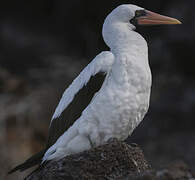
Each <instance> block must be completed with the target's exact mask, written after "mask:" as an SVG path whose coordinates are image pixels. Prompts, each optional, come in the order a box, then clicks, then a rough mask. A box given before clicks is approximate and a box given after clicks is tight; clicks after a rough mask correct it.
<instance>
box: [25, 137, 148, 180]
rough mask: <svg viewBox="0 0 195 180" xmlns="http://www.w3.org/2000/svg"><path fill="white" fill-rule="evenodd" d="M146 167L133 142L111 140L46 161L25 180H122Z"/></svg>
mask: <svg viewBox="0 0 195 180" xmlns="http://www.w3.org/2000/svg"><path fill="white" fill-rule="evenodd" d="M147 170H150V166H149V165H148V163H147V161H146V160H145V158H144V155H143V153H142V150H141V149H140V148H139V147H137V145H135V144H131V145H127V144H126V143H124V142H118V141H117V140H113V141H111V142H109V143H107V144H105V145H103V146H99V147H97V148H94V149H92V150H89V151H85V152H82V153H79V154H75V155H70V156H68V157H65V158H63V159H61V160H58V161H56V162H49V163H47V164H45V165H44V166H43V167H40V168H39V169H37V170H36V171H35V172H33V173H32V174H31V175H29V176H28V177H26V180H39V179H41V180H52V179H55V180H62V179H91V180H93V179H94V180H95V179H98V180H101V179H123V177H125V176H127V175H129V174H134V173H143V172H145V171H147Z"/></svg>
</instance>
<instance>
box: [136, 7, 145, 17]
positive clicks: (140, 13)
mask: <svg viewBox="0 0 195 180" xmlns="http://www.w3.org/2000/svg"><path fill="white" fill-rule="evenodd" d="M141 16H146V11H145V10H144V9H142V10H137V11H135V18H138V17H141Z"/></svg>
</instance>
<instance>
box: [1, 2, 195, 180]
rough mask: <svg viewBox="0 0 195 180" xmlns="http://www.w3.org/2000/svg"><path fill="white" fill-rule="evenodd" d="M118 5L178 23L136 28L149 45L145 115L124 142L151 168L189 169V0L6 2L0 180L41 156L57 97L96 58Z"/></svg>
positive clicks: (193, 88)
mask: <svg viewBox="0 0 195 180" xmlns="http://www.w3.org/2000/svg"><path fill="white" fill-rule="evenodd" d="M123 3H133V4H137V5H139V6H142V7H145V8H146V9H148V10H152V11H154V12H158V13H161V14H164V15H168V16H172V17H175V18H178V19H179V20H181V21H182V22H183V24H182V25H179V26H158V27H142V28H140V27H139V28H138V29H137V31H138V32H140V33H141V34H142V35H143V36H144V37H145V38H146V40H147V42H148V46H149V58H150V65H151V69H152V74H153V87H152V96H151V104H150V110H149V112H148V114H147V116H146V117H145V120H144V121H142V123H141V124H140V125H139V127H138V128H137V129H136V130H135V131H134V133H133V135H132V136H131V137H130V138H129V139H128V142H135V143H137V144H139V145H140V146H141V148H142V149H143V150H144V153H145V156H146V158H147V159H148V161H149V162H150V163H151V164H152V166H153V167H154V168H159V167H161V166H163V165H165V164H167V163H169V162H171V161H174V160H178V159H181V160H184V161H185V162H186V163H188V164H189V165H190V166H191V168H192V169H195V154H194V152H195V119H194V116H195V81H194V78H195V70H194V67H195V66H194V65H195V63H194V61H195V58H194V56H195V51H194V47H195V20H194V18H195V13H194V7H195V1H194V0H188V1H186V0H180V1H178V0H169V1H167V0H158V1H156V0H150V1H138V0H137V1H136V0H128V1H127V0H120V1H111V0H107V1H91V0H85V1H81V0H75V1H74V0H72V1H64V0H55V1H54V0H33V1H31V0H30V1H22V0H17V1H11V0H7V1H4V2H2V3H1V5H0V147H1V148H0V166H1V168H0V179H8V180H11V179H14V180H16V179H21V178H22V177H24V176H25V175H26V173H15V174H13V175H11V176H8V177H6V176H5V174H6V172H7V171H8V169H10V168H11V167H13V166H15V165H17V164H18V163H21V162H23V161H24V160H25V159H26V158H28V157H29V156H30V155H32V154H33V153H35V152H37V151H39V150H40V149H41V148H42V147H43V146H44V143H45V141H46V138H47V132H48V125H49V122H50V119H51V116H52V114H53V112H54V110H55V107H56V106H57V103H58V101H59V99H60V97H61V94H62V93H63V91H64V90H65V89H66V87H67V86H68V84H69V83H70V82H71V81H72V80H73V79H74V78H75V77H76V76H77V75H78V74H79V72H80V71H81V70H82V68H83V67H85V66H86V65H87V64H88V63H89V62H90V61H91V60H92V59H93V58H94V57H95V56H96V55H97V54H98V53H100V52H101V51H103V50H108V47H106V45H105V44H104V42H103V39H102V36H101V28H102V24H103V21H104V18H105V17H106V15H107V14H108V13H109V12H110V11H111V10H112V9H114V8H115V7H117V6H118V5H120V4H123Z"/></svg>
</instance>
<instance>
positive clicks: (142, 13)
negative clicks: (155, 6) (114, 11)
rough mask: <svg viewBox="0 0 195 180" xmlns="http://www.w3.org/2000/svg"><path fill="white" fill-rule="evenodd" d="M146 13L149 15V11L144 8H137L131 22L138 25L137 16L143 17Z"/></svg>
mask: <svg viewBox="0 0 195 180" xmlns="http://www.w3.org/2000/svg"><path fill="white" fill-rule="evenodd" d="M146 15H147V13H146V11H145V10H144V9H142V10H137V11H135V16H134V18H133V19H131V20H130V23H131V24H133V25H134V26H136V25H137V18H139V17H142V16H146Z"/></svg>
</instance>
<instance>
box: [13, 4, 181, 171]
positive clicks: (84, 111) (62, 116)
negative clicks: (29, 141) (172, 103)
mask: <svg viewBox="0 0 195 180" xmlns="http://www.w3.org/2000/svg"><path fill="white" fill-rule="evenodd" d="M160 24H181V23H180V21H178V20H176V19H174V18H170V17H167V16H161V15H159V14H157V13H153V12H151V11H148V10H145V9H144V8H141V7H138V6H136V5H132V4H125V5H120V6H119V7H117V8H116V9H114V10H113V11H112V12H111V13H110V14H109V15H108V16H107V17H106V19H105V22H104V24H103V31H102V34H103V39H104V41H105V43H106V44H107V46H108V47H109V48H110V51H104V52H102V53H100V54H99V55H97V56H96V57H95V58H94V59H93V60H92V62H91V63H90V64H89V65H88V66H87V67H85V68H84V69H83V71H82V72H81V73H80V74H79V75H78V77H77V78H76V79H75V80H74V81H73V82H72V84H71V85H70V86H69V87H68V88H67V89H66V90H65V92H64V94H63V96H62V98H61V100H60V102H59V104H58V106H57V108H56V110H55V113H54V115H53V117H52V120H51V123H50V127H49V137H48V142H47V145H46V147H45V149H44V150H42V151H41V152H39V153H37V154H35V155H34V156H32V157H31V158H29V159H28V160H26V161H25V162H24V163H23V164H21V165H19V166H17V167H16V168H14V169H13V170H11V171H10V173H11V172H14V171H16V170H20V171H23V170H25V169H27V168H29V167H32V166H34V165H36V164H41V163H42V162H45V161H48V160H55V159H59V158H62V157H64V156H67V155H70V154H73V153H78V152H81V151H84V150H88V149H90V148H92V147H95V146H98V145H101V144H104V143H106V142H107V141H108V140H109V139H110V138H117V139H119V140H125V139H126V138H127V137H128V136H129V135H130V134H131V133H132V132H133V130H134V129H135V128H136V127H137V126H138V124H139V123H140V122H141V121H142V119H143V118H144V116H145V114H146V112H147V110H148V107H149V100H150V90H151V72H150V67H149V64H148V46H147V43H146V41H145V39H144V38H143V37H142V36H141V35H140V34H139V33H137V32H135V31H134V30H135V29H136V26H137V25H160Z"/></svg>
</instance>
